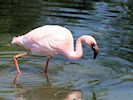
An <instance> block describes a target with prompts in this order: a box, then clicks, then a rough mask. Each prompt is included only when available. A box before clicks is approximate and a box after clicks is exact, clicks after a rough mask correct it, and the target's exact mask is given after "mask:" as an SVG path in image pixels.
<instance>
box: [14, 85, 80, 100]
mask: <svg viewBox="0 0 133 100" xmlns="http://www.w3.org/2000/svg"><path fill="white" fill-rule="evenodd" d="M15 87H16V90H15V92H14V95H15V97H16V100H25V99H26V100H82V96H83V94H82V91H80V90H75V89H69V88H67V87H65V88H56V87H53V86H41V87H40V88H35V89H32V90H31V89H30V88H27V87H25V86H23V85H22V84H16V85H15ZM18 89H19V91H18Z"/></svg>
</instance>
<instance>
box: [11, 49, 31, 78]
mask: <svg viewBox="0 0 133 100" xmlns="http://www.w3.org/2000/svg"><path fill="white" fill-rule="evenodd" d="M30 53H31V52H30V51H29V52H25V53H22V54H17V55H15V56H14V57H13V61H14V63H15V66H16V69H17V72H18V74H19V75H20V74H21V71H20V68H19V66H18V61H17V58H19V57H22V56H26V55H29V54H30Z"/></svg>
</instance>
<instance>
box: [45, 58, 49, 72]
mask: <svg viewBox="0 0 133 100" xmlns="http://www.w3.org/2000/svg"><path fill="white" fill-rule="evenodd" d="M49 60H50V58H48V59H47V62H46V65H45V69H44V72H45V74H47V73H48V63H49Z"/></svg>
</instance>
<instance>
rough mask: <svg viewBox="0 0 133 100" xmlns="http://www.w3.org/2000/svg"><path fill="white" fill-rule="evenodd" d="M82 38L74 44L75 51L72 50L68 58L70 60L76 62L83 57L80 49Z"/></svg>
mask: <svg viewBox="0 0 133 100" xmlns="http://www.w3.org/2000/svg"><path fill="white" fill-rule="evenodd" d="M82 40H83V39H82V37H80V38H78V40H77V42H76V49H75V51H74V50H73V51H72V52H71V53H70V54H69V56H68V58H69V59H72V60H76V59H79V58H81V57H82V55H83V49H82Z"/></svg>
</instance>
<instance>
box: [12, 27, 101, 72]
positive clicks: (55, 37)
mask: <svg viewBox="0 0 133 100" xmlns="http://www.w3.org/2000/svg"><path fill="white" fill-rule="evenodd" d="M82 42H85V43H87V44H88V46H90V47H91V48H92V49H93V51H94V59H95V58H96V56H97V54H98V50H99V48H98V45H97V43H96V40H95V39H94V38H93V37H92V36H90V35H83V36H81V37H80V38H79V39H78V40H77V42H76V50H75V51H74V44H73V36H72V33H71V32H70V31H69V30H68V29H67V28H65V27H62V26H58V25H45V26H42V27H39V28H36V29H34V30H32V31H30V32H28V33H27V34H25V35H22V36H18V37H14V38H13V39H12V42H11V43H12V44H17V45H19V46H23V47H24V48H26V49H27V50H28V51H27V52H25V53H22V54H17V55H15V56H14V57H13V60H14V63H15V66H16V69H17V72H18V74H21V71H20V68H19V66H18V62H17V58H19V57H22V56H26V55H29V54H31V53H37V54H40V55H44V56H47V57H48V59H47V62H46V65H45V70H44V71H45V73H47V72H48V62H49V59H50V58H51V57H52V56H53V55H55V54H61V55H63V56H65V57H67V58H69V59H71V60H76V59H79V58H80V57H81V56H82V54H83V50H82Z"/></svg>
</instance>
